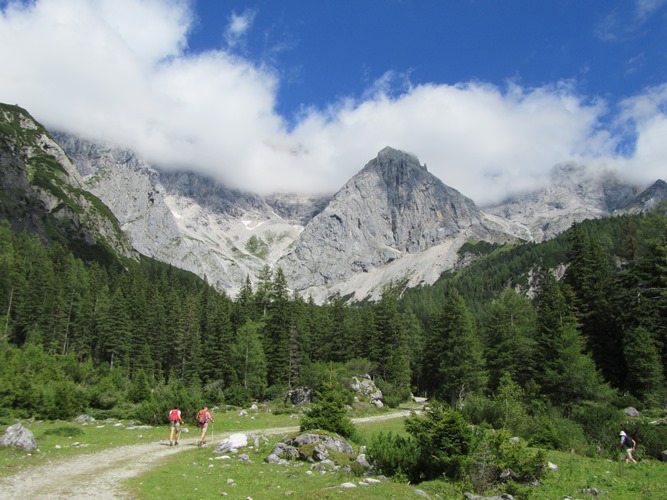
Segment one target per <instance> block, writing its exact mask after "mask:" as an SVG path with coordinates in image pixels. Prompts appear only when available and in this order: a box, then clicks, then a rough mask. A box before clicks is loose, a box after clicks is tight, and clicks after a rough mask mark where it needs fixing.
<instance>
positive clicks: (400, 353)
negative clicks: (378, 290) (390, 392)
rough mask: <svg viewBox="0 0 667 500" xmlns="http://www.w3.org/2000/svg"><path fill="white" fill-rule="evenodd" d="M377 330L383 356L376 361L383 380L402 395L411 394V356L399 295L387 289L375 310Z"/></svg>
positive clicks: (378, 349) (379, 356) (378, 350)
mask: <svg viewBox="0 0 667 500" xmlns="http://www.w3.org/2000/svg"><path fill="white" fill-rule="evenodd" d="M375 328H376V331H377V339H376V341H377V346H376V348H375V351H376V352H377V353H378V354H379V355H378V357H377V358H376V359H371V361H374V362H375V363H377V371H378V374H379V375H380V377H381V378H382V379H384V380H386V381H387V382H389V383H390V384H391V385H392V386H393V387H394V388H395V389H397V391H398V392H399V393H405V394H407V393H409V392H410V380H411V373H410V356H409V349H408V345H407V339H406V336H405V331H404V329H403V322H402V320H401V316H400V313H399V312H398V292H397V291H396V289H395V288H392V287H385V288H384V289H383V291H382V296H381V297H380V302H379V303H378V305H377V307H376V308H375Z"/></svg>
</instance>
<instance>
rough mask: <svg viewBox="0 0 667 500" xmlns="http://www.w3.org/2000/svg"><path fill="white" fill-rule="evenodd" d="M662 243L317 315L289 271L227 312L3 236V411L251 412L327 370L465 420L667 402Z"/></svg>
mask: <svg viewBox="0 0 667 500" xmlns="http://www.w3.org/2000/svg"><path fill="white" fill-rule="evenodd" d="M666 242H667V218H665V216H664V215H661V214H660V213H653V214H648V215H643V216H625V217H618V218H608V219H603V220H599V221H587V222H584V223H580V224H575V225H574V226H573V227H572V228H571V229H570V230H569V231H568V232H567V233H565V234H563V235H561V236H560V237H559V238H557V239H555V240H553V241H551V242H547V243H545V244H542V245H535V244H524V245H515V246H503V247H494V246H485V247H484V249H483V252H484V253H483V255H481V256H480V257H479V258H478V261H477V262H476V263H475V264H473V265H471V266H469V267H468V268H466V269H463V270H458V271H452V272H449V273H446V274H445V275H444V276H443V277H442V279H441V280H440V281H439V282H438V283H436V285H434V286H431V287H421V288H420V289H415V290H410V291H407V292H402V288H401V287H400V286H399V284H396V285H395V286H388V287H386V288H385V289H384V291H383V293H382V296H381V298H380V300H379V301H378V302H377V303H373V304H369V303H365V304H359V305H348V304H347V303H346V301H345V299H344V298H343V297H341V296H340V295H333V296H332V297H330V298H329V299H328V300H327V301H326V303H324V304H322V305H318V304H315V303H314V301H313V300H312V298H309V297H302V296H301V295H299V294H297V293H292V292H290V291H289V289H288V286H287V282H286V279H285V276H284V274H283V272H282V270H281V269H280V268H278V269H275V270H271V269H269V268H268V267H265V268H264V270H263V272H262V273H261V275H260V277H259V280H258V282H257V284H255V285H254V286H253V285H252V284H251V282H250V280H249V278H248V279H247V280H246V282H245V284H244V286H243V287H242V289H241V291H240V293H239V294H238V296H236V297H229V296H228V295H227V294H225V293H219V292H217V291H216V290H215V289H213V288H212V287H211V286H209V285H208V284H207V283H206V282H204V281H203V280H201V279H199V278H197V277H196V276H194V275H192V274H191V273H187V272H184V271H182V270H179V269H177V268H174V267H172V266H168V265H165V264H162V263H159V262H156V261H154V260H151V259H148V258H142V259H141V261H140V262H116V263H113V264H111V265H103V264H100V263H96V262H87V261H83V260H82V259H80V258H78V257H77V256H75V255H73V254H72V253H71V252H70V251H69V250H67V249H66V248H65V247H63V246H62V245H61V244H59V243H53V244H50V245H48V246H45V245H44V244H42V243H41V242H40V241H39V240H38V239H37V238H36V237H35V236H31V235H29V234H26V233H21V234H14V233H12V231H11V229H10V228H9V225H8V224H7V223H6V222H3V223H1V224H0V307H1V308H2V309H1V311H2V312H3V314H2V319H1V320H0V335H1V338H2V341H1V342H0V356H1V361H2V363H1V366H0V408H2V410H0V412H4V416H41V417H56V418H61V417H62V416H67V415H60V414H62V413H63V412H64V413H69V414H74V413H76V412H78V411H82V410H83V409H86V408H87V409H92V410H96V411H100V412H113V411H120V410H119V409H120V408H125V409H127V408H131V407H132V405H135V406H136V405H141V404H144V405H145V404H147V403H146V401H147V400H149V399H150V398H151V394H153V395H154V394H155V393H156V391H158V392H159V391H165V392H164V393H165V394H168V397H167V396H165V400H166V399H169V398H173V397H174V393H175V392H176V393H178V394H180V396H178V397H181V398H187V397H189V396H187V394H191V395H192V394H195V395H196V397H198V398H205V399H206V400H208V401H210V402H213V403H223V402H227V403H231V404H243V403H244V402H247V401H250V400H257V399H276V398H282V397H284V395H285V393H286V391H287V390H288V389H290V388H294V387H297V386H302V385H307V386H310V387H317V386H318V384H320V383H321V382H322V380H323V379H324V378H325V377H324V376H323V374H322V372H323V368H322V367H323V366H333V365H336V366H343V365H345V364H347V365H348V366H355V367H356V368H358V369H359V370H364V371H367V372H369V373H370V374H371V375H372V376H373V377H374V378H375V380H376V382H377V383H378V385H379V386H380V388H381V389H382V390H383V393H384V395H385V401H386V402H387V403H389V404H390V405H395V404H398V403H399V402H400V401H401V400H404V399H406V398H407V397H409V395H410V393H411V392H412V393H417V394H423V395H428V396H431V397H435V398H437V399H440V400H442V401H445V402H447V403H448V404H449V405H450V406H451V407H453V408H456V407H463V406H466V407H467V409H466V411H468V412H471V418H473V419H474V418H482V416H483V418H484V419H486V420H488V419H489V418H496V419H503V418H511V416H510V415H509V414H507V413H503V412H502V411H500V410H498V408H497V407H494V408H495V409H494V410H491V409H490V408H491V406H493V405H491V406H488V405H487V406H488V407H485V406H484V405H485V404H487V403H488V401H496V399H494V398H498V397H501V396H500V395H503V394H505V397H507V398H508V399H507V400H508V401H509V400H511V399H512V398H510V397H509V396H508V394H514V396H516V395H520V398H523V399H524V400H527V401H531V402H532V406H531V408H532V409H530V408H529V409H526V411H532V412H535V411H536V408H543V409H544V408H559V409H560V411H561V413H562V414H566V415H572V414H577V412H580V413H581V412H583V413H585V412H584V411H583V410H582V408H586V407H587V406H586V405H591V404H598V405H602V404H616V405H620V404H621V401H622V402H624V403H628V402H629V403H633V404H635V405H637V406H650V405H654V404H660V403H664V401H665V367H666V366H667V363H666V362H665V361H666V360H667V342H666V341H667V338H666V335H667V333H666V328H665V327H666V325H667V245H666ZM559 264H561V265H562V268H563V269H565V273H564V276H563V277H562V279H558V278H560V276H558V277H557V276H555V274H554V272H553V270H554V268H557V267H558V265H559ZM169 391H171V392H169ZM193 397H194V396H193ZM476 398H477V399H476ZM480 398H481V399H480ZM515 399H516V398H515ZM63 401H64V402H65V403H66V404H65V403H63ZM485 401H486V402H485ZM160 404H164V405H167V406H168V405H169V404H173V400H172V401H163V402H161V403H160ZM158 406H159V405H158ZM156 411H157V410H156ZM475 412H478V413H479V415H478V416H477V417H474V415H473V414H474V413H475ZM489 412H491V413H493V412H495V413H494V415H495V416H494V417H492V416H490V414H489ZM56 413H57V414H58V416H56V415H55V414H56ZM0 417H3V415H2V414H0Z"/></svg>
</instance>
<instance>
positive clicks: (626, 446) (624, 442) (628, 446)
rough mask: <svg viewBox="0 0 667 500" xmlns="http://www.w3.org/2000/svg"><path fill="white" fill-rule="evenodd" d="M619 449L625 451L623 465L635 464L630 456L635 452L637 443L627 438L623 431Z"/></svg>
mask: <svg viewBox="0 0 667 500" xmlns="http://www.w3.org/2000/svg"><path fill="white" fill-rule="evenodd" d="M620 436H621V449H623V450H624V451H625V463H626V464H629V463H630V461H632V463H635V464H636V463H637V461H636V460H635V459H634V457H633V456H632V454H633V453H634V452H636V451H637V441H635V440H634V439H632V438H631V437H630V436H628V435H627V434H626V433H625V431H621V433H620Z"/></svg>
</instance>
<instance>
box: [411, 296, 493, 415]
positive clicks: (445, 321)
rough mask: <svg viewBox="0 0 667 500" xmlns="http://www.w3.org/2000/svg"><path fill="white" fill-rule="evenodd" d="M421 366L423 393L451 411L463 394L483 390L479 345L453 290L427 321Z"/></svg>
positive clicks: (458, 298) (467, 315)
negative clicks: (439, 309) (424, 388)
mask: <svg viewBox="0 0 667 500" xmlns="http://www.w3.org/2000/svg"><path fill="white" fill-rule="evenodd" d="M423 366H424V374H423V375H422V379H423V380H424V381H425V383H426V388H427V392H428V393H429V394H430V395H431V396H435V397H437V398H438V399H441V400H443V401H448V402H449V404H450V405H451V406H452V408H454V407H456V405H457V403H458V402H459V400H460V399H461V398H463V397H465V395H466V394H467V393H472V392H475V391H479V390H482V389H483V388H484V387H485V384H486V371H485V368H484V359H483V356H482V346H481V343H480V341H479V338H478V336H477V332H476V330H475V325H474V322H473V318H472V316H471V314H470V312H469V311H468V308H467V307H466V304H465V302H464V300H463V298H462V297H461V296H460V295H459V293H458V292H457V291H456V290H455V289H450V290H448V291H447V292H446V294H445V297H444V301H443V304H442V310H441V311H440V312H439V313H438V314H436V315H435V316H434V317H433V318H432V319H431V323H430V325H429V329H428V336H427V339H426V344H425V351H424V365H423Z"/></svg>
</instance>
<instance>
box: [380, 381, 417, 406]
mask: <svg viewBox="0 0 667 500" xmlns="http://www.w3.org/2000/svg"><path fill="white" fill-rule="evenodd" d="M375 385H376V386H377V388H378V389H380V391H382V400H383V401H384V404H386V405H387V406H388V407H389V408H398V405H400V404H401V403H402V402H403V401H407V400H408V399H410V396H412V394H411V393H410V388H409V387H407V386H398V387H397V386H396V385H394V384H392V383H391V382H387V381H386V380H383V379H377V380H375Z"/></svg>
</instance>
